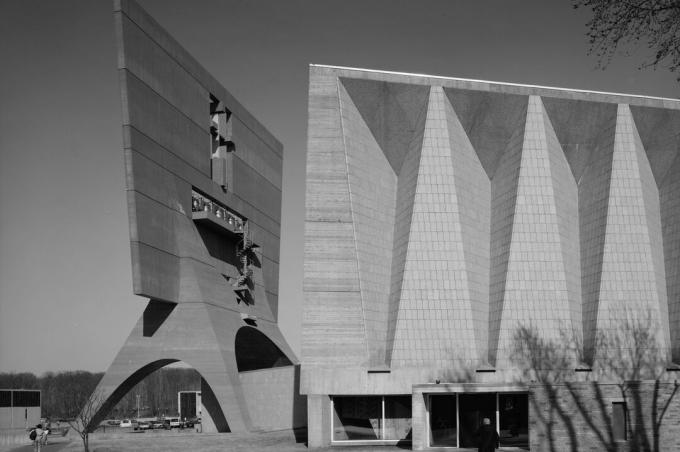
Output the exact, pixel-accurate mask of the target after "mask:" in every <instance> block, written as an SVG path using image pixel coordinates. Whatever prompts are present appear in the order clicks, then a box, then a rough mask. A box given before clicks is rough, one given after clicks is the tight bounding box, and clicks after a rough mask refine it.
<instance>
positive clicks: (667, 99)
mask: <svg viewBox="0 0 680 452" xmlns="http://www.w3.org/2000/svg"><path fill="white" fill-rule="evenodd" d="M309 66H310V67H319V68H328V69H336V70H343V71H357V72H368V73H375V74H388V75H397V76H402V77H423V78H430V79H441V80H452V81H457V82H466V83H486V84H493V85H498V86H508V87H515V88H516V87H519V88H530V89H546V90H554V91H560V92H565V93H582V94H597V95H604V96H616V97H629V98H630V97H633V98H637V99H650V100H656V101H662V102H674V103H677V104H678V105H680V98H678V99H674V98H670V97H658V96H644V95H641V94H627V93H615V92H608V91H594V90H587V89H578V88H562V87H558V86H544V85H530V84H523V83H512V82H497V81H493V80H479V79H470V78H462V77H445V76H442V75H429V74H419V73H412V72H397V71H384V70H380V69H365V68H356V67H347V66H334V65H329V64H314V63H310V64H309Z"/></svg>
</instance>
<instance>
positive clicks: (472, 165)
mask: <svg viewBox="0 0 680 452" xmlns="http://www.w3.org/2000/svg"><path fill="white" fill-rule="evenodd" d="M444 109H445V114H446V123H447V129H448V134H449V143H450V149H451V162H452V165H453V167H452V169H453V182H454V184H455V192H456V197H457V201H458V215H459V221H460V228H461V231H460V232H461V237H462V242H463V254H464V265H465V270H466V272H467V283H468V292H469V294H468V296H469V299H470V304H471V309H472V319H473V324H474V335H475V342H476V346H477V347H476V348H477V356H478V359H479V360H480V361H482V362H484V361H486V357H487V354H488V340H489V338H488V331H489V265H490V263H489V243H490V227H491V225H490V222H491V218H490V217H491V182H490V181H489V178H488V177H487V175H486V172H485V171H484V167H483V166H482V164H481V162H480V160H479V158H478V156H477V153H476V152H475V150H474V149H473V147H472V143H471V142H470V140H469V138H468V136H467V134H466V133H465V130H464V129H463V127H462V124H461V123H460V121H459V119H458V116H457V115H456V113H455V111H454V110H453V107H452V105H451V103H450V102H449V100H448V99H446V100H445V101H444Z"/></svg>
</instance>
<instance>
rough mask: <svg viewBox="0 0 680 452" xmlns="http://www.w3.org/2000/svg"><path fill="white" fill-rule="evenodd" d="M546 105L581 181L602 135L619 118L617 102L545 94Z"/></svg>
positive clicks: (574, 173)
mask: <svg viewBox="0 0 680 452" xmlns="http://www.w3.org/2000/svg"><path fill="white" fill-rule="evenodd" d="M543 105H544V106H545V110H546V112H547V114H548V117H549V118H550V122H551V123H552V126H553V129H554V131H555V135H557V139H558V140H559V142H560V146H561V147H562V150H563V151H564V154H565V155H566V157H567V161H568V162H569V166H570V167H571V172H572V174H573V175H574V179H576V182H577V183H578V182H579V181H580V180H581V177H582V176H583V172H584V171H585V169H586V166H588V165H589V164H590V161H591V159H592V158H593V157H592V155H593V152H595V151H596V149H597V145H598V143H601V142H602V138H601V137H600V135H601V134H602V133H603V131H606V130H608V124H610V123H611V122H612V121H613V120H614V119H615V118H616V104H605V103H600V102H588V101H584V100H572V99H557V98H552V97H544V98H543Z"/></svg>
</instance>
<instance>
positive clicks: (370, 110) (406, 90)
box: [340, 78, 429, 174]
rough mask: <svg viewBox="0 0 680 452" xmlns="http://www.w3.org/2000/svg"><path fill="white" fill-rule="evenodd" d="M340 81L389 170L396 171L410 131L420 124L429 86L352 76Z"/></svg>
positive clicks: (413, 130) (411, 135)
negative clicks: (389, 167)
mask: <svg viewBox="0 0 680 452" xmlns="http://www.w3.org/2000/svg"><path fill="white" fill-rule="evenodd" d="M340 81H341V85H342V86H343V87H344V88H345V89H346V90H347V92H348V93H349V95H350V96H351V98H352V100H353V102H354V104H355V105H356V107H357V108H358V111H359V112H360V114H361V116H362V118H363V119H364V122H365V124H366V125H367V126H368V128H369V129H370V130H371V133H372V134H373V136H374V138H375V141H376V142H377V143H378V145H379V146H380V148H381V149H382V150H383V152H384V154H385V158H387V160H388V162H389V164H390V165H391V166H392V170H393V171H394V173H396V174H398V173H399V172H400V170H401V165H402V164H403V161H404V158H405V157H406V154H407V153H408V152H409V144H410V142H411V140H412V138H413V135H414V133H417V131H418V129H419V128H420V116H421V115H422V112H423V110H424V109H425V108H426V106H427V98H428V93H429V88H428V87H427V86H418V85H408V84H403V83H376V82H372V81H368V80H362V79H351V78H341V79H340Z"/></svg>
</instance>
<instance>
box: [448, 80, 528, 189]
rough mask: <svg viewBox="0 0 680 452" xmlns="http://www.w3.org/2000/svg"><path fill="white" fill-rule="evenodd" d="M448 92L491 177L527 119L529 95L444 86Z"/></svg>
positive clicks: (480, 159) (473, 145)
mask: <svg viewBox="0 0 680 452" xmlns="http://www.w3.org/2000/svg"><path fill="white" fill-rule="evenodd" d="M444 92H445V93H446V94H447V96H448V98H449V101H450V102H451V105H452V106H453V109H454V110H455V112H456V115H457V116H458V119H459V121H460V123H461V125H462V126H463V129H465V133H466V134H467V136H468V137H469V140H470V142H471V143H472V147H473V148H474V149H475V151H476V152H477V155H478V156H479V161H480V162H481V164H482V166H483V167H484V169H485V170H486V173H487V175H488V178H489V179H491V178H493V177H494V175H495V173H496V169H497V168H498V164H499V162H500V159H501V157H502V156H503V152H504V150H505V147H506V146H507V143H508V141H509V140H510V139H511V137H512V136H513V134H514V133H515V132H516V131H517V128H518V127H521V123H522V121H523V120H524V118H523V115H524V113H525V111H526V104H527V98H526V97H525V96H518V95H515V94H512V93H487V92H483V91H476V90H469V89H450V88H444Z"/></svg>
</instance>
